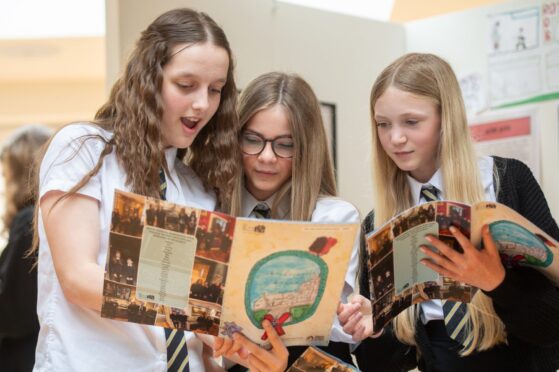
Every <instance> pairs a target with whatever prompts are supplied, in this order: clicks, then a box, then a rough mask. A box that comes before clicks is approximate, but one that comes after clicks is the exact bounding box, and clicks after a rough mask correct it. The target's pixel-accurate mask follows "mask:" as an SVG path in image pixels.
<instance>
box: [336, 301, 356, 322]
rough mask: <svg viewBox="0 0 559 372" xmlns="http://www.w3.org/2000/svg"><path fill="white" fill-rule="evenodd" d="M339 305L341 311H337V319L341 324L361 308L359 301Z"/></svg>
mask: <svg viewBox="0 0 559 372" xmlns="http://www.w3.org/2000/svg"><path fill="white" fill-rule="evenodd" d="M340 306H341V307H342V311H341V312H339V313H338V320H339V321H340V324H341V325H342V326H343V325H345V324H346V323H347V321H348V320H349V318H350V317H351V316H352V315H353V314H355V313H357V312H359V309H360V308H361V304H360V303H350V304H340Z"/></svg>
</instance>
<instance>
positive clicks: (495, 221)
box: [367, 201, 559, 332]
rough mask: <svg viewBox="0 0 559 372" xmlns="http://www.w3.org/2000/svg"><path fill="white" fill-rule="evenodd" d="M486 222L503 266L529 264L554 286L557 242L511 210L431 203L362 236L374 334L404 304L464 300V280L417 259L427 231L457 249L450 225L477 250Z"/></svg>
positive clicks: (558, 268)
mask: <svg viewBox="0 0 559 372" xmlns="http://www.w3.org/2000/svg"><path fill="white" fill-rule="evenodd" d="M485 224H488V225H489V229H490V231H491V235H492V237H493V239H494V240H495V242H496V244H497V247H498V249H499V251H500V254H501V259H502V261H503V264H504V265H505V267H508V268H513V267H517V266H521V265H529V266H532V267H534V268H535V269H538V270H542V272H543V273H544V274H545V275H547V276H548V277H549V278H550V280H552V281H553V282H555V283H558V284H559V262H558V260H557V259H554V257H555V256H556V255H557V249H558V245H557V242H556V241H554V240H553V239H552V238H551V237H549V236H548V235H547V234H545V233H544V232H542V231H541V230H540V229H539V228H538V227H537V226H535V225H533V224H532V223H530V222H529V221H527V220H526V219H525V218H523V217H522V216H521V215H519V214H518V213H517V212H515V211H514V210H512V209H510V208H508V207H506V206H504V205H502V204H499V203H496V202H482V203H477V204H475V205H474V206H473V207H471V206H469V205H467V204H463V203H458V202H453V201H435V202H430V203H425V204H421V205H419V206H415V207H413V208H410V209H408V210H406V211H404V212H403V213H401V214H399V215H398V216H396V217H394V218H393V219H391V220H390V221H388V222H387V223H386V224H384V225H383V226H381V227H380V228H379V229H378V230H376V231H375V232H374V233H373V234H371V235H369V236H368V237H367V248H368V253H369V257H368V259H369V260H368V265H367V266H368V271H369V286H370V293H371V302H372V307H373V325H374V326H373V327H374V332H378V331H380V330H381V329H382V328H383V327H384V326H385V325H386V323H388V322H389V321H390V320H391V319H392V318H394V317H395V316H396V315H397V314H398V313H400V312H401V311H402V310H404V309H406V308H407V307H409V306H411V305H413V304H416V303H419V302H423V301H428V300H433V299H447V300H452V301H459V302H469V301H470V300H471V298H472V296H473V294H474V293H475V291H476V288H472V287H470V286H468V285H466V284H464V283H459V282H455V281H453V280H451V279H449V278H446V277H442V276H439V275H438V274H437V273H436V272H434V271H432V270H431V269H429V268H427V267H426V266H424V265H422V264H421V263H420V262H419V261H420V260H421V259H423V258H426V257H427V256H426V255H424V254H423V253H422V252H421V251H420V250H419V247H420V246H421V245H426V246H429V244H428V242H427V240H425V236H426V235H433V236H436V237H438V238H439V239H440V240H442V241H443V242H445V243H447V244H448V245H450V246H451V247H454V249H456V250H457V251H459V252H460V251H461V250H462V248H461V247H460V245H459V244H458V242H457V241H456V239H455V238H454V237H453V236H452V234H451V232H450V230H449V227H450V226H455V227H456V228H458V229H459V230H460V231H461V232H462V233H463V234H464V235H465V236H466V237H469V238H470V239H471V241H472V243H473V244H474V245H475V246H476V247H479V248H480V249H481V248H482V242H481V228H482V226H483V225H485Z"/></svg>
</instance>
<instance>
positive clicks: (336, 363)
mask: <svg viewBox="0 0 559 372" xmlns="http://www.w3.org/2000/svg"><path fill="white" fill-rule="evenodd" d="M318 371H327V372H356V371H359V369H357V368H355V367H354V366H352V365H350V364H347V363H344V362H343V361H341V360H339V359H338V358H336V357H335V356H333V355H330V354H328V353H327V352H325V351H322V350H320V349H318V348H316V347H312V346H310V347H308V348H307V350H305V352H304V353H303V354H301V356H300V357H299V358H297V360H296V361H295V363H293V365H292V366H291V367H289V368H288V369H287V372H318Z"/></svg>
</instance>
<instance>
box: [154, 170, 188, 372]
mask: <svg viewBox="0 0 559 372" xmlns="http://www.w3.org/2000/svg"><path fill="white" fill-rule="evenodd" d="M159 195H160V196H161V199H162V200H166V198H167V180H166V178H165V171H164V170H163V169H161V170H160V171H159ZM165 340H166V341H167V371H170V372H185V371H190V369H189V368H188V348H187V345H186V335H185V334H184V331H177V330H176V329H168V328H165Z"/></svg>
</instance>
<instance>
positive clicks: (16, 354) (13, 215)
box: [0, 125, 50, 372]
mask: <svg viewBox="0 0 559 372" xmlns="http://www.w3.org/2000/svg"><path fill="white" fill-rule="evenodd" d="M49 137H50V130H49V129H48V128H45V127H41V126H38V125H32V126H25V127H22V128H21V129H19V130H17V131H16V132H15V133H13V134H12V135H11V136H10V137H9V138H8V139H7V140H6V141H5V143H4V144H3V146H2V150H1V151H0V161H1V164H2V174H3V176H4V182H5V210H4V216H3V223H4V233H8V234H9V235H8V244H7V245H6V247H5V249H4V250H3V251H2V255H1V256H0V369H1V370H2V371H6V372H7V371H10V372H11V371H17V372H20V371H31V370H32V369H33V364H34V363H35V345H36V344H37V335H38V333H39V322H38V320H37V270H36V268H35V267H34V264H35V261H36V260H35V256H34V255H32V256H27V251H28V250H29V249H30V248H31V243H32V239H33V230H32V229H33V223H32V222H33V205H34V204H35V200H33V193H32V190H31V186H30V183H29V177H30V171H31V169H32V168H33V164H34V162H35V158H36V156H37V154H38V153H39V151H40V149H41V147H42V145H43V144H44V143H45V142H46V141H47V140H48V139H49Z"/></svg>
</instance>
